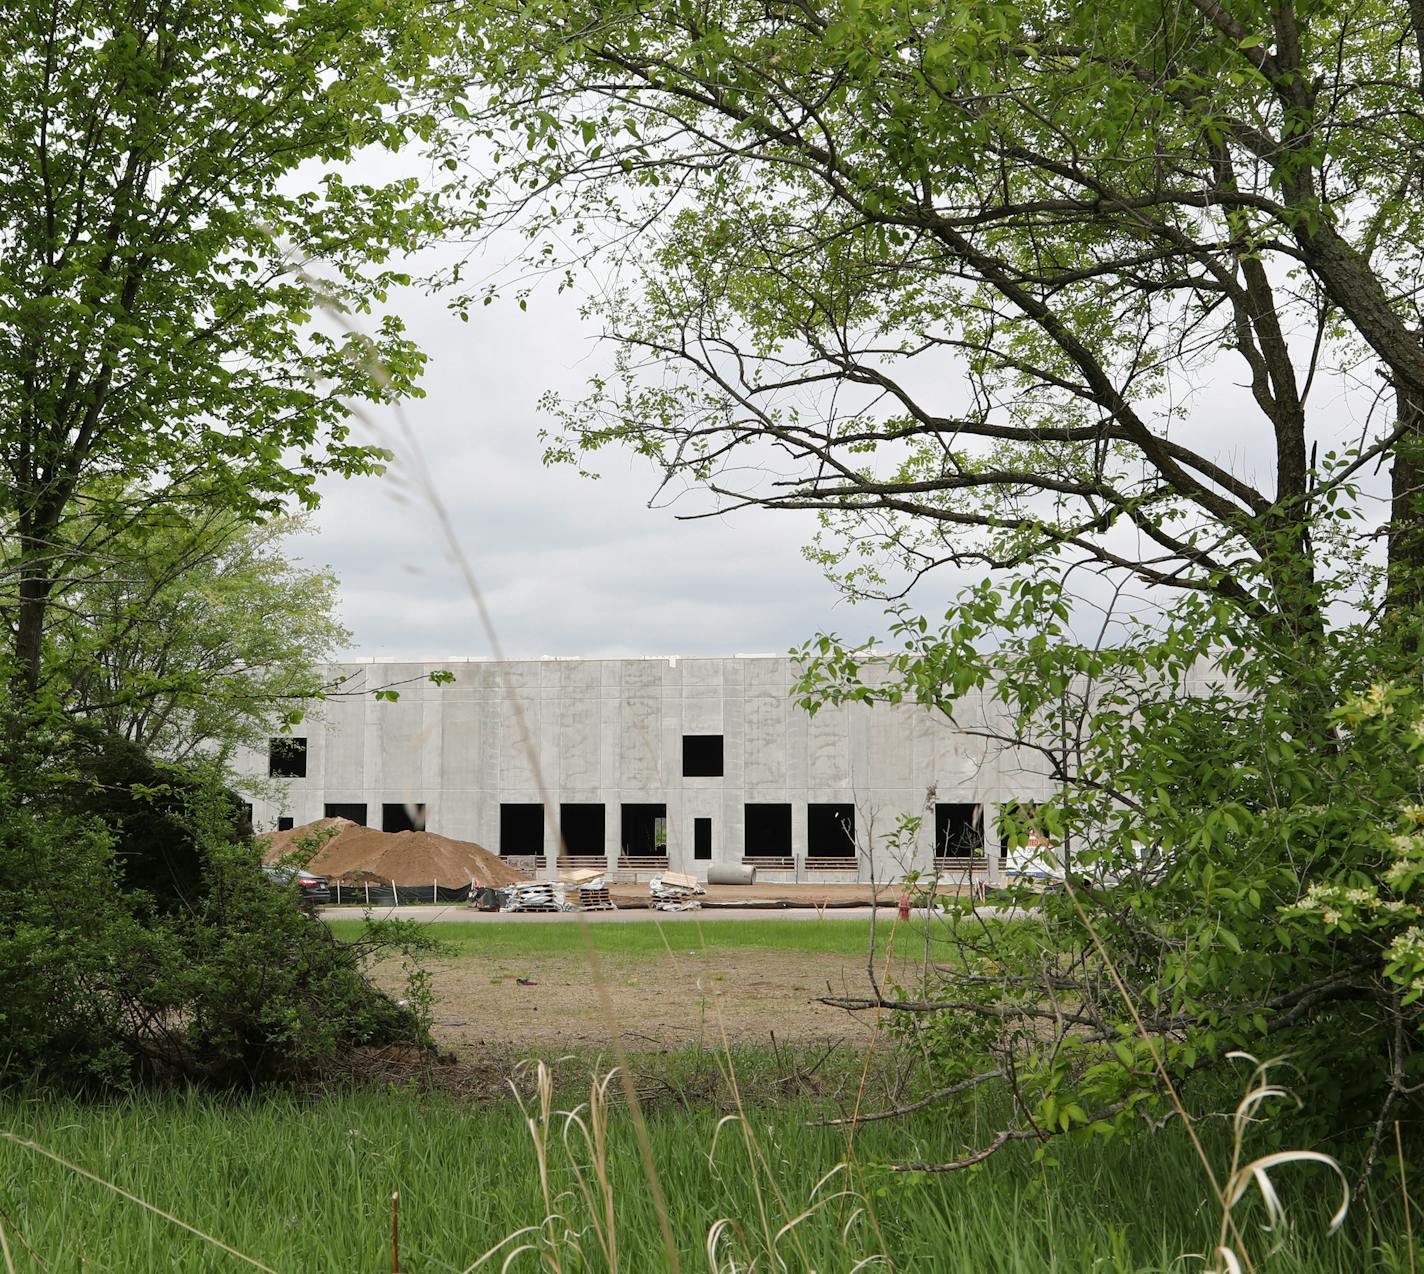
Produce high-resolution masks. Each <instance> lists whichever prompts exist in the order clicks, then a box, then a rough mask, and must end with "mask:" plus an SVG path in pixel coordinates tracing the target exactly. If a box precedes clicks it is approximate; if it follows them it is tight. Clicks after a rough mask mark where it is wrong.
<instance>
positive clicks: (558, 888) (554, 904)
mask: <svg viewBox="0 0 1424 1274" xmlns="http://www.w3.org/2000/svg"><path fill="white" fill-rule="evenodd" d="M567 888H568V886H566V885H565V884H564V882H563V881H561V880H527V881H523V882H520V883H518V884H513V885H506V886H505V887H504V888H503V889H501V890H500V891H499V892H500V895H501V897H502V898H503V900H504V901H503V902H502V903H501V904H500V908H499V909H500V910H501V911H573V910H574V905H573V903H571V902H566V901H565V900H564V892H565V890H566V889H567Z"/></svg>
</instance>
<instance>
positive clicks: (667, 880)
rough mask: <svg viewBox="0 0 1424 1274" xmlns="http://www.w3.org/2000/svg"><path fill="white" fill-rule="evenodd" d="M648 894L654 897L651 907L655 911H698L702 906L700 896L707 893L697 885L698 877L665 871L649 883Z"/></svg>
mask: <svg viewBox="0 0 1424 1274" xmlns="http://www.w3.org/2000/svg"><path fill="white" fill-rule="evenodd" d="M648 892H649V893H650V894H651V895H652V902H651V903H650V904H649V905H650V906H651V907H652V909H653V910H654V911H697V910H698V909H699V908H701V906H702V904H701V903H700V902H699V901H698V895H699V894H705V893H706V892H707V891H706V890H705V889H703V888H702V886H701V885H699V884H698V883H697V877H696V876H684V875H683V874H682V873H681V872H676V871H664V872H659V873H658V874H657V875H656V876H654V877H653V878H652V880H650V881H649V882H648Z"/></svg>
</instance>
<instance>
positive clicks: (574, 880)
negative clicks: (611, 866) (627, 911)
mask: <svg viewBox="0 0 1424 1274" xmlns="http://www.w3.org/2000/svg"><path fill="white" fill-rule="evenodd" d="M559 879H560V880H561V881H562V882H563V883H565V884H567V885H572V886H573V887H574V888H575V889H576V890H577V891H578V909H579V910H580V911H616V910H617V908H616V907H615V906H614V905H613V899H612V898H610V897H609V895H608V874H607V872H604V871H598V870H596V869H595V868H592V867H580V868H575V869H574V870H572V871H564V872H560V873H559Z"/></svg>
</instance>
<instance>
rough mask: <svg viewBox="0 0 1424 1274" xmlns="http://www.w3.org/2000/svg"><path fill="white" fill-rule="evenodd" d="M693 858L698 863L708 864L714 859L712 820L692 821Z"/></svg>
mask: <svg viewBox="0 0 1424 1274" xmlns="http://www.w3.org/2000/svg"><path fill="white" fill-rule="evenodd" d="M692 857H693V858H694V859H696V860H697V861H698V862H706V861H708V860H709V859H710V858H711V857H712V820H711V819H710V818H694V819H693V820H692Z"/></svg>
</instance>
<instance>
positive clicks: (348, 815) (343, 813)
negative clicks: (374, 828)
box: [322, 801, 366, 827]
mask: <svg viewBox="0 0 1424 1274" xmlns="http://www.w3.org/2000/svg"><path fill="white" fill-rule="evenodd" d="M322 817H324V818H344V819H347V820H348V821H349V822H352V823H357V824H359V825H360V826H362V827H365V826H366V807H365V805H363V804H359V803H356V802H352V803H350V804H342V803H341V802H340V801H336V802H332V801H328V802H327V803H326V806H325V807H324V809H323V813H322Z"/></svg>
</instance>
